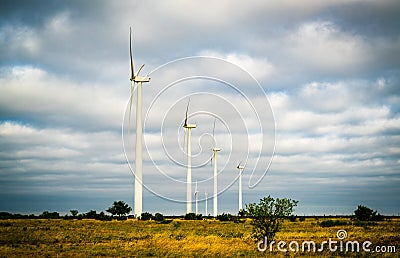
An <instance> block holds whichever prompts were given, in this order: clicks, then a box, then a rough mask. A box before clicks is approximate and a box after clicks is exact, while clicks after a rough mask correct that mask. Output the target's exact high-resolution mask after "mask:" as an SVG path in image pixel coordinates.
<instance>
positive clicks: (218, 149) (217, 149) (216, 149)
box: [212, 148, 221, 151]
mask: <svg viewBox="0 0 400 258" xmlns="http://www.w3.org/2000/svg"><path fill="white" fill-rule="evenodd" d="M220 150H221V148H212V151H220Z"/></svg>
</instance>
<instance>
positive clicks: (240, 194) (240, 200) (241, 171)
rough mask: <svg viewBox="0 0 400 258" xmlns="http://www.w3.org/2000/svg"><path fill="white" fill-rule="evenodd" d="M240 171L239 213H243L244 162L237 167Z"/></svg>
mask: <svg viewBox="0 0 400 258" xmlns="http://www.w3.org/2000/svg"><path fill="white" fill-rule="evenodd" d="M236 168H237V169H239V211H241V210H242V209H243V208H242V173H243V169H244V166H243V165H242V162H240V163H239V164H238V165H237V167H236Z"/></svg>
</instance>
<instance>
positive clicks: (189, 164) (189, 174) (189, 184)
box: [183, 98, 196, 213]
mask: <svg viewBox="0 0 400 258" xmlns="http://www.w3.org/2000/svg"><path fill="white" fill-rule="evenodd" d="M189 104H190V98H189V101H188V104H187V107H186V117H185V123H184V124H183V128H184V130H185V129H187V174H186V213H191V212H192V144H191V142H192V139H191V132H192V129H193V128H196V125H195V124H188V123H187V120H188V111H189ZM185 138H186V131H185V136H184V143H183V145H184V146H185Z"/></svg>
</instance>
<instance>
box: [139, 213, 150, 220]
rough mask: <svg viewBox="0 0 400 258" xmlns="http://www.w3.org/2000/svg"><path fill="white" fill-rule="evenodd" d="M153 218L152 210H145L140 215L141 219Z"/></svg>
mask: <svg viewBox="0 0 400 258" xmlns="http://www.w3.org/2000/svg"><path fill="white" fill-rule="evenodd" d="M152 218H153V214H151V213H150V212H143V213H142V214H141V215H140V220H151V219H152Z"/></svg>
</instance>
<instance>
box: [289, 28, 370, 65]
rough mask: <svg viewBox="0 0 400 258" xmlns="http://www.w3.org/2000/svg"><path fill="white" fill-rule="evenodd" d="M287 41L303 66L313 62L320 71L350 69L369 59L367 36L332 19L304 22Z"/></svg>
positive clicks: (297, 60)
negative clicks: (344, 29) (351, 30)
mask: <svg viewBox="0 0 400 258" xmlns="http://www.w3.org/2000/svg"><path fill="white" fill-rule="evenodd" d="M285 44H286V49H287V50H288V51H289V52H290V53H291V54H292V55H293V57H294V58H295V59H296V60H293V62H294V63H297V64H299V66H300V67H299V68H300V69H301V68H302V67H303V66H310V67H312V68H313V69H314V70H316V71H318V70H321V71H330V72H341V73H348V72H351V71H356V70H358V69H360V67H363V65H364V64H365V63H367V62H369V60H368V58H369V56H370V55H369V54H368V51H367V49H368V47H367V44H366V42H365V40H364V39H363V37H362V36H360V35H357V34H355V33H352V32H346V31H343V30H341V29H340V28H339V27H338V26H337V25H336V24H334V23H333V22H329V21H314V22H308V23H303V24H302V25H300V26H299V28H298V30H297V31H296V32H295V33H293V34H291V35H290V36H288V38H287V39H286V43H285ZM300 64H301V65H300Z"/></svg>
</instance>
